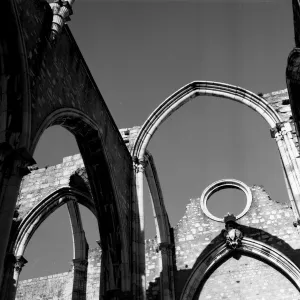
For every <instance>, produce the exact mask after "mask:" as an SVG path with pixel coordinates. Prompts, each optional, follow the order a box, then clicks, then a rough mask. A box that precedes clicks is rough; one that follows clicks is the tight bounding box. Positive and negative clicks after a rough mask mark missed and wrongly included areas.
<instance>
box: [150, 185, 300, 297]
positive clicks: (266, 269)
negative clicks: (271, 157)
mask: <svg viewBox="0 0 300 300" xmlns="http://www.w3.org/2000/svg"><path fill="white" fill-rule="evenodd" d="M251 192H252V195H253V201H252V205H251V207H250V209H249V211H248V212H247V213H246V215H244V216H243V217H242V218H241V219H239V220H238V223H239V224H240V229H241V231H242V232H243V233H244V236H246V237H249V238H252V239H255V240H258V241H262V242H264V243H266V244H268V245H270V246H272V247H274V248H275V249H278V250H279V251H281V252H282V253H283V254H285V255H286V256H287V257H288V258H290V259H291V260H292V261H293V262H294V263H295V264H296V265H297V266H298V267H300V258H299V257H300V256H299V254H300V239H299V233H298V231H297V229H296V228H295V227H294V226H293V221H294V218H293V212H292V209H291V207H290V205H289V204H288V203H287V204H284V203H281V202H276V201H274V200H272V199H271V198H270V197H269V195H268V194H267V192H266V191H265V190H264V188H263V187H262V186H258V185H254V186H252V187H251ZM223 229H224V224H223V223H219V222H216V221H214V220H211V219H210V218H208V217H207V216H206V215H205V214H204V213H203V212H202V210H201V208H200V199H199V198H197V199H191V201H190V203H189V204H188V205H187V208H186V213H185V215H184V216H183V218H182V219H181V220H180V221H179V223H178V225H177V226H176V228H175V229H174V236H175V249H176V267H177V271H176V274H175V278H176V280H175V289H176V299H179V297H180V294H181V292H182V289H183V287H184V285H185V283H186V280H187V278H188V277H189V275H190V274H191V271H192V268H193V266H194V264H195V263H196V261H197V260H198V259H199V258H201V257H202V256H203V255H204V254H205V253H207V252H208V251H209V250H211V249H212V248H213V247H214V246H215V245H216V244H217V243H219V242H220V241H221V240H224V236H223V234H222V230H223ZM157 257H158V253H157V244H156V241H155V240H148V241H146V264H147V285H148V289H149V292H148V299H159V298H158V296H156V295H155V292H154V293H153V292H152V291H153V290H154V291H155V289H154V286H157V287H158V286H159V277H160V266H159V264H158V262H157V260H158V259H157ZM257 275H259V276H257ZM272 280H273V281H272ZM238 281H239V282H238ZM262 282H266V283H267V284H268V285H267V284H263V283H262ZM274 282H276V285H275V284H274ZM271 284H272V285H271ZM245 286H247V289H245ZM271 286H272V291H270V290H269V289H268V287H271ZM243 289H244V292H243V291H242V290H243ZM251 289H255V290H257V293H258V295H257V294H256V293H250V290H251ZM150 290H151V293H150ZM246 290H249V294H247V293H246ZM234 291H237V292H236V294H235V295H234V298H235V299H240V300H242V299H298V298H299V299H300V292H299V291H297V290H296V288H295V287H294V286H293V284H292V283H291V282H290V281H289V280H288V279H287V278H286V277H284V276H283V275H282V274H281V273H279V272H278V271H277V270H275V269H274V268H273V267H271V266H269V265H267V264H266V263H264V262H261V261H259V260H257V259H254V258H252V257H246V256H242V257H241V259H239V260H236V259H233V258H231V259H229V260H228V261H226V262H225V263H224V264H222V265H221V266H220V267H219V268H217V270H216V271H215V272H213V273H212V275H211V276H210V277H209V279H208V280H207V282H206V283H205V285H204V287H203V291H202V292H201V294H200V298H199V299H201V300H202V299H231V298H232V295H233V292H234ZM286 293H287V294H288V295H290V298H285V297H286V296H284V295H285V294H286ZM246 294H247V296H246ZM292 295H294V296H295V297H293V296H292ZM296 295H297V296H296ZM297 297H298V298H297Z"/></svg>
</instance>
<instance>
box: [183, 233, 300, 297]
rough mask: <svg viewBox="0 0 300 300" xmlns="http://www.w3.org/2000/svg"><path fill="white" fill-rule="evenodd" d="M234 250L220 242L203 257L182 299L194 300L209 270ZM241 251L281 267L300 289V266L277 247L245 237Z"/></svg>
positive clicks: (190, 278)
mask: <svg viewBox="0 0 300 300" xmlns="http://www.w3.org/2000/svg"><path fill="white" fill-rule="evenodd" d="M233 251H234V250H231V249H228V248H227V247H226V245H225V243H220V244H219V245H217V246H216V247H215V248H214V249H212V250H211V251H210V252H209V253H208V254H207V255H206V256H205V257H203V258H202V259H201V260H200V261H199V262H198V263H197V264H196V265H195V266H194V268H193V271H192V273H191V275H190V277H189V278H188V280H187V282H186V284H185V286H184V288H183V291H182V294H181V297H180V300H192V299H194V296H195V294H196V293H197V291H198V288H199V287H200V286H201V284H202V283H203V281H204V280H205V278H206V276H207V274H208V272H210V271H211V270H212V269H213V268H214V267H216V265H218V264H220V263H222V262H223V261H224V260H225V259H226V258H227V257H228V256H230V255H231V254H233ZM237 251H239V252H241V253H246V254H248V255H250V256H252V257H255V256H256V257H259V258H260V259H262V261H265V262H267V263H269V264H270V265H271V266H273V267H275V268H277V269H279V270H280V271H281V272H282V273H283V274H284V275H285V276H286V277H287V278H288V279H290V280H291V281H292V282H293V284H294V285H295V286H296V288H297V289H298V290H300V270H299V268H298V267H297V266H296V265H295V264H294V263H293V262H292V261H291V260H290V259H289V258H288V257H286V256H285V255H284V254H283V253H281V252H280V251H278V250H276V249H275V248H273V247H271V246H269V245H267V244H265V243H262V242H259V241H256V240H253V239H250V238H247V237H244V238H243V240H242V245H241V247H240V248H238V250H237Z"/></svg>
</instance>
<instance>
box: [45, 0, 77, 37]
mask: <svg viewBox="0 0 300 300" xmlns="http://www.w3.org/2000/svg"><path fill="white" fill-rule="evenodd" d="M73 2H74V0H68V1H62V0H55V1H54V2H53V3H50V7H51V9H52V12H53V19H52V26H51V36H50V39H51V40H52V41H54V40H55V39H56V38H57V36H58V35H59V34H60V33H61V31H62V28H63V26H64V24H65V23H66V22H67V21H70V20H71V19H70V16H71V15H72V14H73V9H72V4H73Z"/></svg>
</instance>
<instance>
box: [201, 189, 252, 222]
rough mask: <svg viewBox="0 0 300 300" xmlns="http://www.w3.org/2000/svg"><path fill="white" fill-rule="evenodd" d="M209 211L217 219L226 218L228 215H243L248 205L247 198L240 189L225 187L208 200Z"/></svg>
mask: <svg viewBox="0 0 300 300" xmlns="http://www.w3.org/2000/svg"><path fill="white" fill-rule="evenodd" d="M206 205H207V209H208V211H209V212H210V213H211V214H212V215H214V216H216V217H217V218H224V216H225V215H227V213H231V214H234V215H235V216H237V215H239V214H241V213H242V212H243V210H244V209H245V207H246V205H247V197H246V195H245V193H244V192H243V191H241V190H240V189H238V188H233V187H225V188H223V189H221V190H219V191H217V192H215V193H214V194H212V195H211V196H210V197H209V198H208V199H207V203H206Z"/></svg>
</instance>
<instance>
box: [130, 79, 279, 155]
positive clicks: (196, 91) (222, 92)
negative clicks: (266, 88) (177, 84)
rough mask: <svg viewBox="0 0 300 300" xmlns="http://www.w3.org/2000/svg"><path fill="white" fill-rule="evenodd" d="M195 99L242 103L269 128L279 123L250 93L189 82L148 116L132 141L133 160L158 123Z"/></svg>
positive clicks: (211, 83) (142, 151)
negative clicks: (226, 100) (214, 98)
mask: <svg viewBox="0 0 300 300" xmlns="http://www.w3.org/2000/svg"><path fill="white" fill-rule="evenodd" d="M197 96H216V97H221V98H227V99H231V100H233V101H237V102H240V103H243V104H245V105H247V106H248V107H250V108H252V109H253V110H255V111H256V112H258V113H259V114H260V115H261V116H262V117H263V118H264V119H265V120H266V122H267V123H268V124H269V125H270V127H271V128H273V127H275V126H276V123H279V122H282V119H281V117H280V116H279V114H278V113H277V112H276V111H275V110H274V108H273V107H271V106H270V105H269V104H268V103H267V101H266V100H264V99H263V98H262V97H260V96H258V95H256V94H255V93H253V92H250V91H248V90H246V89H244V88H241V87H238V86H234V85H230V84H226V83H221V82H215V81H193V82H191V83H189V84H187V85H185V86H183V87H182V88H181V89H179V90H178V91H176V92H175V93H173V94H172V95H171V96H170V97H168V98H167V99H166V100H165V101H164V102H162V103H161V104H160V105H159V106H158V107H157V108H156V109H155V110H154V111H153V112H152V114H151V115H150V116H149V117H148V119H147V120H146V122H145V123H144V124H143V126H142V127H141V129H140V132H139V134H138V136H137V139H136V141H135V144H134V148H133V157H136V158H138V159H139V160H143V157H144V154H145V150H146V149H147V146H148V143H149V141H150V139H151V137H152V136H153V134H154V133H155V131H156V130H157V129H158V127H159V126H160V124H161V123H162V122H163V121H165V120H166V119H167V118H168V117H169V116H170V115H171V114H172V113H173V112H175V111H176V110H177V109H179V108H180V107H181V106H182V105H184V104H185V103H187V102H188V101H190V100H191V99H193V98H195V97H197Z"/></svg>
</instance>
